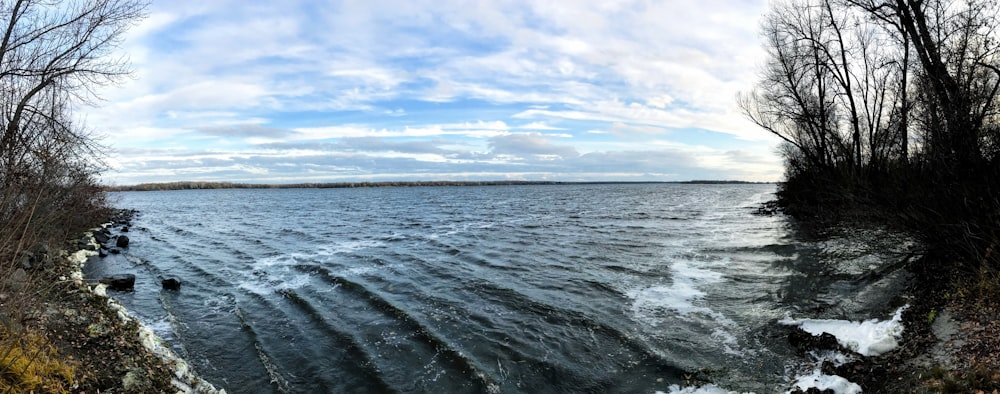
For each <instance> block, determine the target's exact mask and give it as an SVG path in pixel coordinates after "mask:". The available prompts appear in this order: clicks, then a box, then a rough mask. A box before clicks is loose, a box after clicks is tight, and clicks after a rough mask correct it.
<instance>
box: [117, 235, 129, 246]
mask: <svg viewBox="0 0 1000 394" xmlns="http://www.w3.org/2000/svg"><path fill="white" fill-rule="evenodd" d="M115 246H117V247H119V248H127V247H128V237H127V236H124V235H119V236H118V240H117V241H115Z"/></svg>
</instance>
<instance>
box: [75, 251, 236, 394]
mask: <svg viewBox="0 0 1000 394" xmlns="http://www.w3.org/2000/svg"><path fill="white" fill-rule="evenodd" d="M86 237H89V238H90V242H91V243H93V244H95V245H96V244H97V241H95V240H94V235H93V233H92V232H88V233H86ZM94 255H97V252H95V251H90V250H79V251H77V252H75V253H72V254H70V255H69V257H68V259H69V261H70V262H72V263H73V272H71V273H70V278H73V279H74V282H76V283H77V284H78V285H80V286H81V288H82V289H83V290H84V291H89V292H91V293H93V294H94V295H96V296H98V297H103V298H106V299H107V303H108V306H109V307H111V309H113V310H114V311H115V312H116V313H117V314H118V318H119V319H120V320H121V321H122V323H125V324H128V323H129V322H131V321H133V320H134V321H135V322H136V324H137V325H138V326H139V338H138V339H139V342H140V343H142V345H143V347H144V348H146V350H148V351H149V352H150V353H153V354H155V355H156V356H157V357H160V359H162V360H163V361H164V362H165V363H166V364H167V365H168V366H170V367H171V368H172V369H173V371H174V378H173V379H172V380H171V383H172V384H173V385H174V387H175V388H177V390H178V393H198V394H225V393H226V390H224V389H217V388H215V386H213V385H212V384H211V383H209V382H206V381H204V380H202V379H201V378H199V377H198V376H197V375H195V373H194V371H193V370H192V369H191V367H190V366H189V365H188V363H187V361H185V360H184V359H182V358H181V357H180V356H178V355H177V354H176V353H174V351H173V350H171V349H170V347H169V346H168V345H167V344H166V342H164V341H163V339H162V338H160V337H158V336H157V335H156V334H155V333H154V332H153V330H151V329H150V328H149V327H146V326H145V325H143V324H142V322H140V321H139V320H138V319H135V318H133V317H132V316H131V315H130V314H129V313H128V310H127V309H125V306H123V305H122V304H121V303H119V302H118V300H115V299H114V298H111V297H109V296H108V294H107V291H106V289H107V286H106V285H104V284H97V285H95V286H94V287H93V288H91V287H90V286H87V285H84V284H83V265H84V264H85V263H86V262H87V258H88V257H90V256H94ZM76 278H79V280H77V279H76Z"/></svg>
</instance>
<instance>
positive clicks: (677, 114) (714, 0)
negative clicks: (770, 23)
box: [85, 0, 780, 179]
mask: <svg viewBox="0 0 1000 394" xmlns="http://www.w3.org/2000/svg"><path fill="white" fill-rule="evenodd" d="M765 6H766V1H765V0H746V1H736V2H734V1H724V0H704V1H699V2H646V1H638V0H636V1H631V0H623V1H598V0H592V1H577V2H534V1H523V0H496V1H484V2H474V3H468V2H463V1H458V0H413V1H388V0H380V1H372V2H344V3H325V2H313V1H305V0H302V1H289V2H281V3H267V2H263V3H246V2H242V1H236V0H220V1H215V2H195V3H192V2H156V3H153V4H152V10H151V11H152V13H151V15H150V17H149V18H147V19H145V20H143V21H142V22H141V23H140V24H139V25H138V26H137V27H136V28H135V29H133V30H132V31H131V32H130V33H129V35H128V40H127V41H126V43H125V49H126V50H127V51H128V53H129V56H130V57H131V59H132V60H133V62H134V63H135V68H136V77H137V78H136V80H134V81H130V82H127V83H124V84H123V86H122V87H120V88H113V89H111V88H109V89H103V90H102V94H103V95H104V96H105V97H107V99H108V102H107V103H106V105H104V106H103V107H102V108H98V109H92V110H87V114H86V116H85V118H86V120H87V122H88V123H89V124H90V125H91V126H92V127H93V128H95V129H97V130H100V131H106V132H107V134H109V135H111V136H112V137H111V138H109V140H108V141H107V142H108V143H109V144H110V145H111V146H112V147H115V148H119V149H120V150H121V151H123V152H125V151H129V150H133V151H134V150H136V149H138V148H148V147H151V146H169V147H175V148H178V149H180V150H181V152H179V153H182V154H183V153H187V154H193V153H195V152H213V153H212V155H215V156H218V157H216V158H219V157H229V158H233V157H237V156H238V155H241V154H242V155H243V156H248V155H257V156H259V157H273V158H276V157H281V156H283V155H287V156H289V157H290V158H292V159H295V158H302V157H324V158H327V159H329V158H330V157H333V156H334V155H335V153H334V152H330V151H323V152H319V151H310V150H308V149H295V150H291V149H283V150H282V149H276V150H274V151H266V150H263V149H261V146H263V145H266V144H274V143H310V142H331V141H333V142H336V141H340V140H342V139H346V138H381V139H387V140H391V139H397V140H399V141H407V142H421V143H432V142H433V144H434V146H437V147H445V146H447V147H449V148H446V150H454V151H456V152H458V151H462V152H464V153H462V154H465V155H467V156H468V157H462V158H457V157H448V156H447V155H442V154H441V153H435V152H424V153H417V152H408V153H407V152H397V153H392V154H389V153H385V152H381V153H375V152H369V155H368V156H366V157H367V158H368V159H371V158H373V157H374V158H379V159H391V160H404V161H405V160H409V161H408V162H407V163H415V162H419V163H431V162H433V163H438V164H449V165H455V167H450V168H448V170H449V171H454V172H455V173H456V174H459V173H463V174H464V173H470V172H472V170H471V169H472V168H476V171H480V173H481V174H495V173H502V172H503V171H501V170H499V169H498V168H496V167H491V168H482V167H481V166H482V165H486V164H489V165H494V166H502V165H504V164H510V161H509V160H507V159H505V157H507V156H509V158H513V157H518V158H520V160H522V163H521V164H524V163H523V161H524V160H526V157H528V156H523V155H524V154H527V153H526V152H527V151H525V150H518V149H515V148H524V149H526V148H527V147H529V146H533V147H535V148H537V151H536V152H535V153H531V154H530V155H533V156H531V157H532V158H534V159H537V160H538V163H540V164H539V165H542V164H544V165H546V166H550V167H547V170H546V171H552V172H551V174H553V176H556V174H561V175H558V176H568V175H566V174H572V173H574V170H573V169H569V168H560V169H555V168H552V167H551V166H552V165H554V164H553V163H554V162H556V160H552V159H554V158H556V157H560V158H566V157H573V156H574V155H575V156H581V157H582V156H586V155H588V154H591V153H593V154H597V153H601V154H603V155H604V157H605V158H612V157H613V158H621V159H622V160H624V158H625V157H626V156H627V155H624V153H625V152H633V153H634V152H646V153H642V154H639V155H638V156H641V157H644V158H647V159H649V161H648V162H647V161H643V162H642V163H652V162H653V161H655V160H654V158H653V156H655V154H662V155H665V157H666V158H665V159H664V160H663V162H664V163H672V161H671V160H670V159H669V158H676V157H680V156H683V155H682V153H683V154H698V155H700V154H702V153H704V151H701V150H698V149H696V148H694V147H695V146H696V145H694V144H677V145H676V146H673V147H664V146H662V145H658V144H660V143H662V142H663V141H665V139H667V138H680V137H683V133H687V132H689V130H691V129H701V130H707V131H710V132H714V133H716V134H718V133H722V134H724V135H728V136H731V137H725V138H728V140H729V141H730V142H731V141H733V140H734V139H735V140H738V141H745V142H747V143H748V144H750V145H752V148H748V150H747V152H749V151H753V152H755V153H753V154H752V155H737V154H727V153H726V152H731V151H739V150H738V149H737V150H733V149H732V147H731V146H725V147H723V146H708V147H707V148H708V149H709V150H710V151H711V152H712V153H711V154H708V155H704V156H700V157H701V158H700V159H698V160H696V161H694V163H696V164H697V166H698V167H697V168H693V169H689V170H687V171H688V172H689V173H691V174H695V173H696V171H700V170H705V171H718V174H719V176H724V175H725V174H734V176H735V175H739V174H743V175H746V174H750V173H749V172H747V171H750V170H748V169H752V172H753V174H764V173H773V172H774V171H777V170H778V169H780V163H777V160H776V159H774V160H771V159H769V158H773V157H774V155H773V154H772V153H770V152H764V153H761V152H760V151H761V149H760V148H759V147H760V146H763V145H762V144H767V143H770V144H774V139H773V138H771V137H770V136H769V135H767V134H766V133H763V132H761V131H758V130H757V129H756V128H755V127H754V126H753V125H751V124H750V123H749V122H747V121H745V120H744V119H743V118H742V116H741V115H740V114H739V112H738V111H737V110H736V108H735V104H734V99H735V93H736V92H737V91H740V90H745V89H748V88H750V86H751V85H752V83H753V82H754V80H755V79H756V66H757V65H758V64H759V63H760V59H762V51H761V50H760V49H759V45H758V43H757V39H756V34H757V26H758V22H757V18H758V17H759V15H760V13H761V12H762V11H763V10H764V8H765ZM251 126H252V127H257V129H253V128H252V127H251ZM278 130H281V131H287V133H286V134H283V133H278V132H275V131H278ZM523 131H530V132H535V133H530V134H525V133H521V132H523ZM557 139H558V143H557V142H555V141H557ZM716 139H717V140H718V139H722V138H716ZM438 140H441V141H438ZM497 141H502V142H501V143H500V145H496V143H497ZM389 142H392V141H389ZM491 143H493V144H494V145H493V147H494V148H496V147H500V146H503V147H504V148H510V149H511V150H512V151H511V152H506V153H503V154H501V153H500V152H494V155H492V156H490V157H488V158H487V157H478V158H476V159H470V158H469V157H472V156H471V155H473V154H474V152H479V153H478V154H485V153H486V152H487V151H488V150H489V149H490V146H491V145H490V144H491ZM504 143H508V145H503V144H504ZM715 143H716V142H715V141H712V142H706V143H705V144H707V145H711V144H715ZM545 144H549V145H545ZM397 146H399V145H397ZM222 148H225V149H226V150H225V151H224V153H220V152H223V149H222ZM612 149H613V150H612ZM651 149H657V150H656V151H655V152H658V153H651V152H654V151H653V150H651ZM663 149H666V150H663ZM699 149H700V148H699ZM500 150H503V149H500ZM514 150H518V153H516V154H515V153H513V151H514ZM647 153H648V155H649V156H647ZM337 154H344V153H343V152H340V153H337ZM219 155H221V156H219ZM309 155H311V156H309ZM344 155H345V156H337V157H354V156H352V155H353V154H344ZM765 156H766V157H765ZM166 157H170V159H169V160H167V159H165V158H166ZM761 157H765V159H761ZM154 158H155V160H154ZM174 159H176V157H173V156H162V157H161V156H158V155H154V156H124V157H123V158H121V159H116V162H121V163H124V164H122V168H125V169H127V168H129V165H130V164H129V163H132V164H135V163H140V162H142V163H146V164H145V165H147V166H161V167H160V168H159V169H155V170H154V169H152V168H151V167H143V168H142V169H136V171H138V172H136V173H135V174H136V175H135V176H134V177H136V178H139V177H141V176H140V175H139V174H152V173H154V172H155V173H156V174H161V172H162V173H169V172H170V170H169V168H168V167H162V166H171V165H173V166H177V165H179V164H178V163H179V162H180V161H179V159H178V160H174ZM277 163H278V162H277V161H275V162H268V163H264V164H259V165H258V164H252V163H242V165H245V166H246V167H234V166H231V165H221V164H220V165H219V167H218V168H221V169H225V171H228V172H226V173H237V172H239V173H245V174H246V176H254V175H260V176H262V178H260V179H273V178H275V177H279V176H292V174H289V173H286V172H282V171H278V170H276V169H278V168H292V167H289V166H290V165H296V166H298V165H299V164H300V163H297V162H296V161H295V160H292V161H289V162H285V163H283V164H282V166H284V167H280V166H278V164H277ZM470 163H472V164H470ZM477 163H478V164H477ZM586 163H587V162H586V161H585V160H583V159H582V158H581V159H579V160H578V161H577V164H578V165H580V166H581V168H578V169H576V170H575V171H577V172H578V173H579V174H581V175H579V176H581V177H582V176H584V175H582V174H584V173H586V174H591V173H593V171H591V170H589V169H587V168H586V167H587V164H586ZM313 164H316V163H313ZM459 164H463V165H467V166H465V167H462V166H460V165H459ZM633 164H634V163H633ZM322 165H323V166H332V167H329V168H337V170H336V171H333V172H330V174H331V176H334V175H336V176H341V175H342V172H343V171H356V172H358V173H368V174H370V175H371V176H381V175H372V174H375V173H380V171H381V173H383V174H403V173H406V172H405V171H403V170H405V169H406V168H404V167H400V168H390V169H386V168H377V167H371V168H367V167H365V166H366V165H370V164H366V163H365V162H363V161H359V162H350V163H337V164H335V165H334V164H329V163H324V164H322ZM475 165H479V166H480V167H475ZM643 165H646V164H643ZM649 166H650V168H646V169H644V170H643V171H644V172H643V173H644V174H676V173H678V171H675V170H673V169H671V168H669V166H667V165H652V164H649ZM677 166H681V164H677ZM654 167H655V168H654ZM295 168H299V169H303V168H306V167H302V166H298V167H295ZM309 168H313V167H309ZM345 168H346V169H352V170H344V169H345ZM254 169H265V170H267V171H269V172H266V173H265V172H262V171H259V170H254ZM699 169H700V170H699ZM161 170H162V171H161ZM438 170H440V168H424V167H421V168H420V171H422V172H421V173H423V174H432V173H436V172H435V171H438ZM508 170H511V171H515V170H514V169H513V168H508ZM185 171H186V172H182V171H179V170H178V171H177V172H176V174H178V176H180V175H185V174H188V175H189V174H192V173H193V172H192V171H190V170H185ZM255 171H256V172H255ZM312 171H316V170H315V169H313V170H312ZM608 171H609V172H608V173H607V174H612V173H613V174H630V173H633V172H632V171H625V170H622V169H618V170H614V169H609V170H608ZM544 172H545V171H543V170H541V169H539V170H538V171H535V172H530V171H529V172H525V171H523V170H520V171H519V172H518V173H521V174H527V173H532V174H536V175H537V174H541V173H544ZM215 173H218V174H221V173H223V172H215ZM200 174H204V175H205V176H209V175H211V174H213V172H209V173H200ZM751 175H752V174H751ZM123 176H128V175H123ZM158 176H159V175H158ZM533 176H534V175H533ZM539 176H540V175H539ZM574 176H575V175H574ZM608 176H611V175H608ZM622 176H626V175H622ZM682 176H683V175H682ZM741 176H742V175H741ZM747 176H750V175H747ZM753 176H757V175H753Z"/></svg>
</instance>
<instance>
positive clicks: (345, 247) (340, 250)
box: [302, 240, 385, 257]
mask: <svg viewBox="0 0 1000 394" xmlns="http://www.w3.org/2000/svg"><path fill="white" fill-rule="evenodd" d="M381 246H385V242H382V241H375V240H355V241H342V242H337V243H335V244H333V245H326V246H322V247H320V248H319V250H317V252H316V254H317V255H318V256H323V257H328V256H333V255H338V254H348V253H353V252H357V251H359V250H363V249H370V248H377V247H381ZM302 256H303V257H308V255H302Z"/></svg>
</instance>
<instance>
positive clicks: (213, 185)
mask: <svg viewBox="0 0 1000 394" xmlns="http://www.w3.org/2000/svg"><path fill="white" fill-rule="evenodd" d="M657 183H675V184H698V185H736V184H764V183H763V182H744V181H711V180H695V181H683V182H555V181H510V180H506V181H389V182H333V183H278V184H260V183H233V182H187V181H186V182H164V183H140V184H138V185H131V186H106V187H105V189H106V190H107V191H115V192H121V191H160V190H202V189H346V188H364V187H431V186H519V185H591V184H657Z"/></svg>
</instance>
